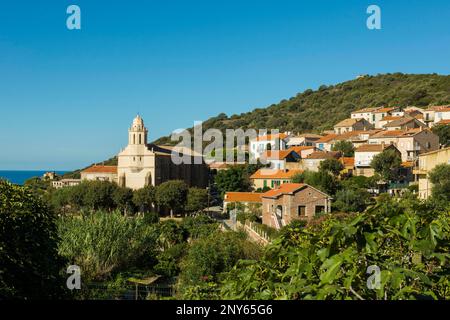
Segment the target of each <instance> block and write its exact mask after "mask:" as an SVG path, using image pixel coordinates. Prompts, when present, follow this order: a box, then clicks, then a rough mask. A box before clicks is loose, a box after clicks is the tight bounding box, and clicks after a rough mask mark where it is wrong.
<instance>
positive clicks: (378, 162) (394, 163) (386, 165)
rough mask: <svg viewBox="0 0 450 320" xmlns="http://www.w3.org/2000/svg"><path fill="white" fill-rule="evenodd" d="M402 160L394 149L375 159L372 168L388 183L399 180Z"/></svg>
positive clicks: (371, 164) (382, 153)
mask: <svg viewBox="0 0 450 320" xmlns="http://www.w3.org/2000/svg"><path fill="white" fill-rule="evenodd" d="M401 164H402V159H401V157H400V155H399V154H398V153H397V152H396V151H395V150H392V149H386V150H384V151H383V152H381V153H379V154H377V155H376V156H374V157H373V159H372V162H371V163H370V166H371V167H372V168H373V169H374V170H375V172H376V173H378V174H380V176H381V177H382V178H383V179H384V180H386V181H393V180H397V179H398V175H399V170H400V166H401Z"/></svg>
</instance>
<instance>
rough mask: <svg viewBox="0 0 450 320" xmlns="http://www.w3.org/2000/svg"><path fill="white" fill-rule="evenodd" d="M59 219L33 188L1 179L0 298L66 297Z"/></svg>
mask: <svg viewBox="0 0 450 320" xmlns="http://www.w3.org/2000/svg"><path fill="white" fill-rule="evenodd" d="M57 245H58V236H57V229H56V220H55V216H54V215H53V213H52V211H51V210H50V208H49V207H47V206H46V205H45V203H44V202H42V201H41V200H40V199H39V198H38V197H37V196H36V195H34V193H33V191H32V190H31V189H29V188H27V187H20V186H17V185H13V184H10V183H8V182H5V181H3V180H0V265H1V266H0V300H1V299H2V298H16V299H51V298H61V297H63V294H64V293H63V285H64V284H65V282H64V279H63V278H62V277H61V271H62V270H63V269H64V260H62V259H61V258H60V257H59V256H58V251H57Z"/></svg>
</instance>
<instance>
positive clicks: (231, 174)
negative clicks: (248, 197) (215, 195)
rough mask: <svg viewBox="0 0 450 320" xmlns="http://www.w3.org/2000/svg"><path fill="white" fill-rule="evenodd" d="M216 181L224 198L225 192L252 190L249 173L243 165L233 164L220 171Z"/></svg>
mask: <svg viewBox="0 0 450 320" xmlns="http://www.w3.org/2000/svg"><path fill="white" fill-rule="evenodd" d="M214 181H215V183H216V185H217V189H218V191H219V193H220V195H221V197H222V198H223V196H224V195H225V192H233V191H249V190H250V180H249V173H248V171H247V168H246V166H243V165H242V166H231V167H230V168H229V169H228V170H221V171H219V172H218V173H217V175H216V176H215V178H214Z"/></svg>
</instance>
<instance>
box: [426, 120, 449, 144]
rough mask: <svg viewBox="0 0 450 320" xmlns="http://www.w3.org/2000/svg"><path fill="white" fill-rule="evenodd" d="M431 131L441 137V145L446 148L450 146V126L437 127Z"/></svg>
mask: <svg viewBox="0 0 450 320" xmlns="http://www.w3.org/2000/svg"><path fill="white" fill-rule="evenodd" d="M431 130H432V131H433V133H434V134H436V135H437V136H438V137H439V143H440V144H441V145H443V146H444V147H448V146H450V125H436V126H433V128H431Z"/></svg>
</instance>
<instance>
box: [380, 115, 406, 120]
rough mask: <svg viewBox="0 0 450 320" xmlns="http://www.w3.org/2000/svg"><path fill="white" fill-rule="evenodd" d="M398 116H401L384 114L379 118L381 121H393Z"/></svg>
mask: <svg viewBox="0 0 450 320" xmlns="http://www.w3.org/2000/svg"><path fill="white" fill-rule="evenodd" d="M400 118H401V117H400V116H385V117H383V119H381V121H393V120H397V119H400Z"/></svg>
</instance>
